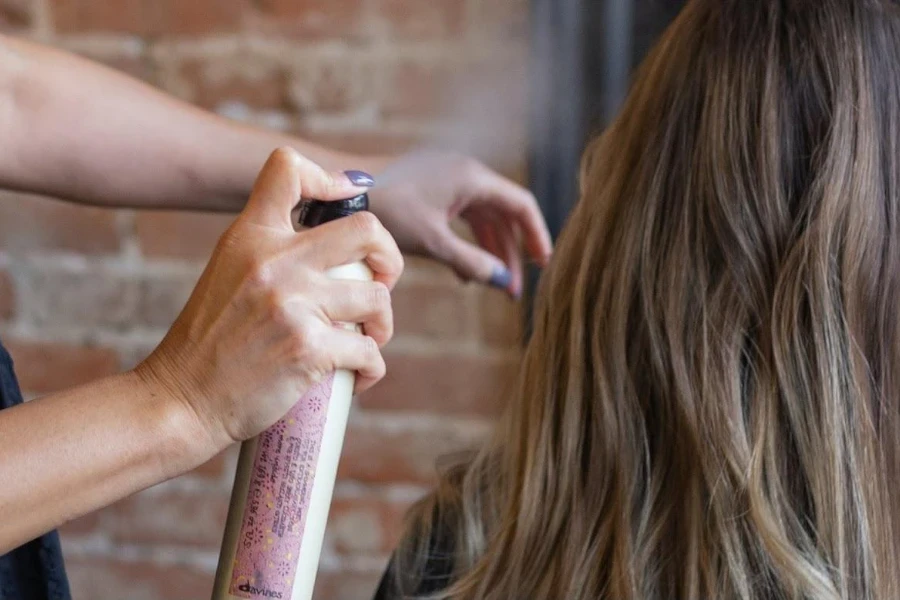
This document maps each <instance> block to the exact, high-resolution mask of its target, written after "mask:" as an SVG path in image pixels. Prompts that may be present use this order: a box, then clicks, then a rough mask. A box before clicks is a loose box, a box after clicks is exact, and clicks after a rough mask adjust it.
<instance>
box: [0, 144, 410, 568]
mask: <svg viewBox="0 0 900 600" xmlns="http://www.w3.org/2000/svg"><path fill="white" fill-rule="evenodd" d="M359 191H360V189H359V188H357V187H355V186H353V185H352V184H351V183H350V182H349V180H348V179H347V177H346V176H345V175H343V174H340V173H328V172H326V171H324V170H323V169H321V168H320V167H318V166H317V165H315V164H314V163H312V162H310V161H308V160H307V159H305V158H303V157H302V156H300V155H299V154H298V153H297V152H296V151H294V150H292V149H287V148H285V149H280V150H278V151H276V152H275V153H274V154H273V155H272V156H271V158H270V159H269V160H268V161H267V163H266V165H265V167H264V168H263V171H262V173H261V174H260V176H259V180H258V182H257V184H256V186H255V189H254V191H253V193H252V195H251V197H250V201H249V202H248V204H247V206H246V208H245V209H244V211H243V212H242V213H241V214H240V216H239V217H238V218H237V220H236V221H235V222H234V224H233V225H232V226H231V227H230V228H229V230H228V231H227V232H226V233H225V234H224V235H223V237H222V239H221V240H220V242H219V244H218V246H217V248H216V250H215V252H214V253H213V256H212V258H211V259H210V262H209V265H208V266H207V268H206V270H205V271H204V273H203V275H202V277H201V278H200V281H199V283H198V284H197V288H196V290H195V291H194V294H193V295H192V297H191V299H190V300H189V301H188V304H187V306H186V307H185V309H184V311H183V312H182V314H181V315H180V316H179V318H178V320H177V321H176V323H175V324H174V325H173V326H172V329H171V330H170V331H169V333H168V334H167V335H166V337H165V339H164V340H163V342H162V343H161V344H160V346H159V347H158V348H157V349H156V350H155V351H154V352H153V353H152V354H151V355H150V357H148V358H147V360H146V361H144V362H143V363H142V364H140V365H139V366H138V367H136V368H135V369H133V370H132V371H129V372H126V373H123V374H120V375H116V376H113V377H109V378H106V379H102V380H99V381H96V382H93V383H90V384H88V385H84V386H81V387H77V388H74V389H71V390H68V391H64V392H61V393H58V394H52V395H49V396H46V397H44V398H39V399H36V400H33V401H31V402H28V403H26V404H23V405H20V406H16V407H13V408H10V409H8V410H4V411H2V412H0V440H2V441H3V456H4V460H3V461H0V481H2V482H3V485H0V511H2V513H3V514H5V515H16V518H11V519H10V518H8V519H2V520H0V554H2V553H4V552H6V551H9V550H11V549H12V548H15V547H16V546H18V545H20V544H22V543H24V542H26V541H28V540H30V539H32V538H34V537H36V536H38V535H40V534H41V533H43V532H46V531H49V530H51V529H53V528H55V527H58V526H59V525H61V524H62V523H64V522H66V521H68V520H70V519H73V518H76V517H78V516H80V515H83V514H86V513H88V512H91V511H94V510H96V509H98V508H101V507H103V506H106V505H108V504H111V503H112V502H115V501H116V500H118V499H120V498H123V497H125V496H127V495H129V494H132V493H134V492H136V491H138V490H141V489H144V488H146V487H148V486H151V485H154V484H156V483H159V482H161V481H164V480H166V479H168V478H171V477H174V476H177V475H179V474H182V473H185V472H187V471H189V470H190V469H192V468H194V467H196V466H198V465H200V464H202V463H203V462H205V461H207V460H209V459H210V458H212V457H213V456H215V455H216V454H217V453H219V452H221V451H222V450H224V449H225V448H226V447H228V446H229V445H231V444H232V443H234V442H237V441H240V440H244V439H248V438H250V437H253V436H255V435H257V434H259V433H260V432H262V431H263V430H265V429H266V428H268V427H270V426H271V425H273V424H274V423H275V422H276V421H277V420H278V419H279V418H281V417H282V416H283V415H284V414H285V413H286V412H287V411H288V410H289V409H290V407H291V406H292V405H293V404H294V403H296V401H297V398H299V397H300V396H301V395H302V393H303V392H304V391H305V390H306V389H308V388H309V387H310V386H311V385H312V384H314V383H315V382H317V381H319V380H320V379H321V378H322V377H324V376H325V375H326V374H328V373H330V372H331V371H333V370H335V369H350V370H354V371H357V373H358V376H357V391H361V390H364V389H366V388H368V387H370V386H371V385H372V384H374V383H375V382H376V381H378V380H379V379H381V377H383V376H384V371H385V366H384V360H383V358H382V356H381V352H380V348H381V346H383V345H384V344H385V343H387V341H388V340H389V339H390V337H391V335H392V334H393V320H392V313H391V307H390V289H391V288H392V287H393V286H394V284H395V283H396V282H397V279H398V278H399V277H400V274H401V272H402V270H403V258H402V256H401V254H400V251H399V249H398V248H397V245H396V243H395V242H394V241H393V239H392V238H391V236H390V234H389V233H388V232H387V230H386V229H385V228H384V227H383V226H382V225H381V223H380V222H379V221H378V219H377V218H376V217H374V216H373V215H372V214H371V213H360V214H357V215H354V216H353V217H348V218H346V219H340V220H338V221H335V222H332V223H328V224H327V225H324V226H322V227H319V228H316V229H314V230H311V231H307V232H303V233H295V232H294V229H293V226H292V225H291V216H290V214H291V209H292V208H293V207H294V206H295V204H296V199H297V198H299V197H300V195H301V193H304V192H306V193H313V194H315V195H316V196H318V197H321V198H324V199H338V198H342V197H345V196H346V195H347V194H350V195H353V194H354V193H359ZM357 260H365V261H366V262H367V263H368V264H369V266H370V267H371V268H372V270H373V271H374V273H375V281H373V282H357V281H332V280H329V279H327V277H326V276H325V272H326V271H327V270H328V269H329V268H331V267H335V266H338V265H341V264H346V263H349V262H354V261H357ZM334 321H346V322H357V323H362V324H363V333H356V332H353V331H347V330H344V329H341V328H336V327H334V326H333V325H332V323H333V322H334ZM48 440H52V443H48Z"/></svg>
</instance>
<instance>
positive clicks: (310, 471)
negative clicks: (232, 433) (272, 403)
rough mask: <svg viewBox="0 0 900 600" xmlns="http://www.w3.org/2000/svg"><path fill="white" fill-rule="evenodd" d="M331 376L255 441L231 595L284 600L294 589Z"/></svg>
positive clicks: (332, 379) (323, 426) (320, 443)
mask: <svg viewBox="0 0 900 600" xmlns="http://www.w3.org/2000/svg"><path fill="white" fill-rule="evenodd" d="M333 382H334V376H331V377H329V378H328V379H327V380H326V381H324V382H322V383H321V384H319V385H317V386H315V387H313V388H312V389H311V390H310V391H309V392H307V393H306V395H305V396H304V397H303V398H302V399H301V400H300V402H298V403H297V405H296V406H294V408H292V409H291V412H289V413H288V414H287V416H286V417H285V418H284V419H282V420H281V421H279V422H278V423H276V424H275V425H274V426H272V428H271V429H269V430H267V431H266V432H265V433H263V434H262V435H260V436H259V443H258V445H257V447H256V457H255V459H254V461H253V471H252V475H251V479H250V488H249V491H248V493H247V504H246V506H245V507H244V518H243V521H242V523H241V533H240V537H239V538H238V546H237V553H236V554H235V558H234V570H233V572H232V575H231V589H230V590H229V593H230V594H231V595H233V596H237V597H239V598H251V599H252V598H282V599H283V600H288V599H289V598H290V597H291V592H292V590H293V588H294V576H295V574H296V570H297V556H298V555H299V553H300V545H301V542H302V541H303V530H304V527H305V526H306V514H307V512H308V509H309V499H310V495H311V494H312V486H313V478H314V477H315V475H316V465H317V464H318V460H319V448H320V447H321V446H322V434H323V432H324V430H325V419H326V417H327V416H328V401H329V399H330V398H331V386H332V383H333Z"/></svg>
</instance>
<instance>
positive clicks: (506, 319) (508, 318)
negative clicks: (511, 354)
mask: <svg viewBox="0 0 900 600" xmlns="http://www.w3.org/2000/svg"><path fill="white" fill-rule="evenodd" d="M478 307H479V309H480V310H479V317H480V326H479V327H478V328H477V329H478V335H479V338H480V340H481V342H482V343H483V344H484V345H486V346H491V347H495V348H516V347H521V346H522V342H523V337H522V336H523V332H524V329H523V325H524V322H523V319H524V318H525V314H524V311H523V310H522V304H521V303H520V302H514V301H513V300H511V299H510V298H509V297H508V296H507V295H506V294H503V293H501V292H498V291H496V290H492V289H487V288H485V289H482V290H480V291H479V298H478Z"/></svg>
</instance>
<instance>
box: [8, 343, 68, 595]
mask: <svg viewBox="0 0 900 600" xmlns="http://www.w3.org/2000/svg"><path fill="white" fill-rule="evenodd" d="M21 403H22V394H21V392H20V391H19V385H18V382H17V381H16V376H15V374H14V373H13V364H12V359H11V358H10V356H9V354H8V353H7V352H6V349H5V348H4V347H3V345H2V344H0V410H2V409H4V408H9V407H10V406H13V405H15V404H21ZM0 460H3V458H2V456H0ZM0 518H7V519H11V518H14V516H13V515H4V516H3V517H0ZM71 598H72V594H71V592H70V591H69V581H68V579H67V578H66V569H65V566H64V564H63V558H62V551H61V549H60V546H59V536H58V535H57V533H56V532H55V531H54V532H51V533H48V534H47V535H43V536H41V537H39V538H37V539H36V540H32V541H31V542H28V543H27V544H25V545H24V546H21V547H20V548H16V549H15V550H13V551H12V552H9V553H7V554H3V555H0V600H71Z"/></svg>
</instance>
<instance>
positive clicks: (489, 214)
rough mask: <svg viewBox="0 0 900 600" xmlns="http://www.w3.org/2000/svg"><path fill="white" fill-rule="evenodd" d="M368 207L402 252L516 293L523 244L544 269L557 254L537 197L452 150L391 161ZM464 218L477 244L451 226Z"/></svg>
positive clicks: (518, 291) (520, 278)
mask: <svg viewBox="0 0 900 600" xmlns="http://www.w3.org/2000/svg"><path fill="white" fill-rule="evenodd" d="M376 179H377V185H376V187H375V188H374V189H373V190H372V191H371V192H370V194H369V195H370V197H371V199H372V203H371V209H372V212H374V213H375V214H376V215H377V216H378V217H379V218H380V219H381V221H382V222H383V223H384V225H385V227H387V229H388V230H389V231H390V232H391V234H392V235H393V236H394V238H395V239H396V240H397V244H398V245H399V246H400V249H401V250H403V251H404V252H409V253H412V254H419V255H422V256H427V257H430V258H434V259H436V260H439V261H441V262H443V263H446V264H447V265H448V266H450V267H451V268H453V270H454V271H455V272H456V273H457V275H459V276H460V277H461V278H462V279H464V280H467V281H468V280H474V281H479V282H482V283H485V284H489V285H492V286H494V287H497V288H500V289H503V290H505V291H506V292H507V293H509V294H510V295H511V296H513V297H519V295H520V294H521V293H522V286H523V278H524V275H523V270H524V269H523V257H522V246H523V245H524V247H525V250H526V251H527V254H528V257H530V259H531V260H533V261H535V262H537V263H538V264H539V265H541V266H543V265H545V264H546V263H547V261H548V259H549V257H550V253H551V252H552V243H551V240H550V233H549V231H548V230H547V224H546V223H545V221H544V218H543V216H542V214H541V211H540V209H539V207H538V204H537V201H536V200H535V198H534V196H533V195H532V194H531V193H530V192H529V191H528V190H526V189H524V188H522V187H521V186H519V185H517V184H516V183H514V182H512V181H510V180H509V179H506V178H505V177H503V176H501V175H499V174H497V173H495V172H494V171H492V170H490V169H489V168H488V167H486V166H485V165H483V164H482V163H480V162H478V161H476V160H474V159H471V158H467V157H464V156H459V155H455V154H448V153H441V152H417V153H413V154H409V155H406V156H404V157H402V158H400V159H399V160H397V161H395V162H393V163H391V164H390V165H389V166H388V167H387V169H385V170H384V171H383V172H381V173H379V174H378V175H377V177H376ZM456 218H461V219H462V220H463V221H465V222H466V223H467V224H468V225H469V226H470V227H471V229H472V233H473V234H474V235H475V239H476V240H477V245H476V244H472V243H470V242H469V241H467V240H465V239H463V238H461V237H460V236H458V235H457V234H456V232H454V231H453V229H452V228H451V226H450V225H451V223H452V222H453V221H454V220H455V219H456Z"/></svg>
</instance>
